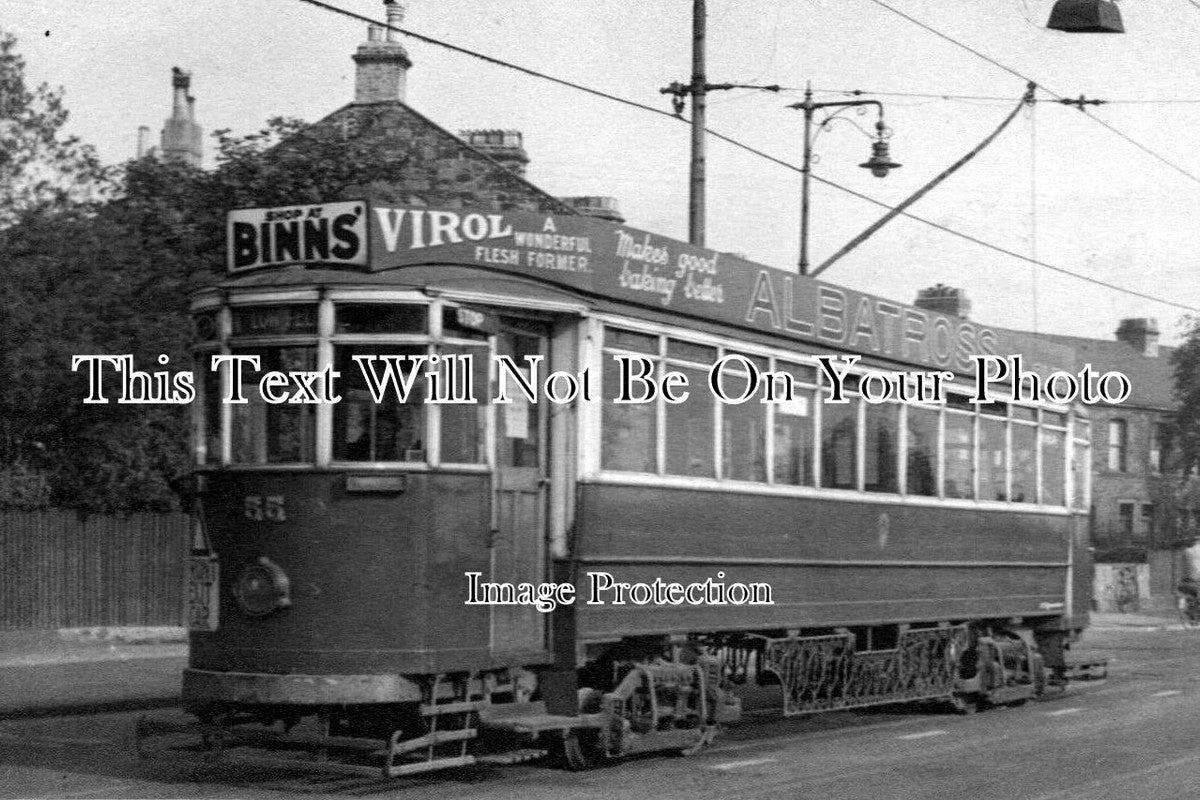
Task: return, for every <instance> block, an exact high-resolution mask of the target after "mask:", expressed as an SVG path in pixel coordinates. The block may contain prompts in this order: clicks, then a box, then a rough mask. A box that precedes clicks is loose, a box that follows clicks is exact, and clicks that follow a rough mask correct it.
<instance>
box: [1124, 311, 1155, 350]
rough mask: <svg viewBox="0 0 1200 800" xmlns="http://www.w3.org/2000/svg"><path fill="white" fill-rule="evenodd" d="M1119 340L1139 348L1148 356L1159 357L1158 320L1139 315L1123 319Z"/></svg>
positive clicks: (1136, 348) (1135, 348)
mask: <svg viewBox="0 0 1200 800" xmlns="http://www.w3.org/2000/svg"><path fill="white" fill-rule="evenodd" d="M1117 341H1118V342H1124V343H1125V344H1127V345H1129V346H1130V347H1132V348H1133V349H1134V350H1137V351H1138V352H1139V353H1141V354H1142V355H1144V356H1146V357H1147V358H1158V320H1157V319H1153V318H1149V317H1138V318H1129V319H1123V320H1121V324H1120V325H1119V326H1118V327H1117Z"/></svg>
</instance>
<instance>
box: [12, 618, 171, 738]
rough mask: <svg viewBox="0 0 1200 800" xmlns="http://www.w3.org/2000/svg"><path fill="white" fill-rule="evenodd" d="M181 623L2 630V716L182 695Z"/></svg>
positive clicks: (153, 702) (134, 704) (152, 702)
mask: <svg viewBox="0 0 1200 800" xmlns="http://www.w3.org/2000/svg"><path fill="white" fill-rule="evenodd" d="M186 665H187V644H186V641H185V637H184V636H183V632H182V631H181V630H179V629H177V628H93V629H84V630H63V631H52V630H51V631H3V632H0V717H5V716H24V715H37V714H53V713H67V712H88V711H98V710H114V709H121V708H138V707H155V706H167V705H172V704H176V703H178V702H179V686H180V675H181V673H182V672H183V668H184V667H185V666H186Z"/></svg>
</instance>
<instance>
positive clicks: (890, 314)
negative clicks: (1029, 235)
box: [229, 201, 1074, 373]
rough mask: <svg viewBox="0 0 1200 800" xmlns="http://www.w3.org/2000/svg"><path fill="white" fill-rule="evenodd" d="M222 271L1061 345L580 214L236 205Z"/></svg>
mask: <svg viewBox="0 0 1200 800" xmlns="http://www.w3.org/2000/svg"><path fill="white" fill-rule="evenodd" d="M229 237H230V238H229V256H230V262H229V269H230V271H231V272H241V271H244V270H249V269H254V268H262V267H273V266H282V265H284V264H295V263H307V264H320V265H323V266H331V265H332V266H353V267H358V268H365V269H366V271H368V272H380V271H383V270H389V269H395V268H399V267H405V266H415V265H438V264H448V265H460V266H473V267H478V268H481V269H485V270H490V271H495V272H501V273H505V274H513V275H521V276H525V277H528V278H532V279H535V280H539V281H542V282H545V283H550V284H553V285H557V286H561V287H564V288H567V289H572V290H575V291H579V292H583V293H587V294H590V295H594V296H599V297H604V298H610V299H613V300H619V301H624V302H629V303H633V304H636V305H641V306H644V307H648V308H654V309H657V310H660V311H665V312H672V313H678V314H682V315H688V316H693V317H700V318H703V319H709V320H712V321H715V322H721V323H725V324H730V325H735V326H738V327H742V328H749V329H753V330H760V331H765V332H773V333H779V334H783V335H786V336H789V337H792V338H796V339H799V340H805V341H810V342H814V343H818V344H824V345H826V346H829V347H831V348H838V349H845V350H849V351H852V352H857V353H861V354H863V355H868V356H869V355H874V356H878V357H882V358H888V359H895V360H900V361H907V362H915V363H918V364H922V365H924V366H927V367H935V368H942V369H951V370H954V371H956V372H962V373H969V372H971V371H972V370H973V369H974V364H973V362H972V361H971V356H973V355H998V356H1007V355H1009V354H1023V355H1024V357H1025V362H1026V365H1027V366H1028V367H1030V368H1033V369H1037V370H1038V371H1044V370H1048V369H1062V368H1070V367H1071V366H1073V361H1074V354H1073V351H1071V350H1070V348H1067V347H1063V346H1060V345H1056V344H1053V343H1050V342H1047V341H1045V340H1042V339H1038V338H1036V337H1034V336H1031V335H1028V334H1022V333H1018V332H1014V331H1009V330H1004V329H997V328H992V327H989V326H986V325H981V324H979V323H977V322H974V321H971V320H967V319H963V318H961V317H955V316H951V315H948V314H942V313H939V312H936V311H931V310H929V309H923V308H917V307H914V306H909V305H905V304H902V303H896V302H894V301H891V300H886V299H884V298H880V297H875V296H873V295H869V294H865V293H863V292H858V291H855V290H852V289H847V288H844V287H841V286H835V285H833V284H829V283H825V282H822V281H818V280H815V279H813V278H809V277H806V276H800V275H797V274H795V273H790V272H786V271H784V270H780V269H775V268H773V267H767V266H763V265H761V264H755V263H753V262H751V261H748V260H746V259H744V258H740V257H738V256H734V255H731V254H729V253H722V252H718V251H715V250H709V249H706V248H702V247H696V246H694V245H691V244H687V243H685V242H681V241H678V240H675V239H670V238H667V237H665V236H659V235H657V234H653V233H649V232H647V231H642V230H638V229H636V228H631V227H628V226H626V225H618V224H615V223H612V222H608V221H606V220H601V219H596V218H594V217H586V216H572V215H552V214H541V213H535V212H521V211H503V212H495V211H487V210H478V211H475V210H470V209H461V210H450V209H436V208H427V207H412V206H392V205H372V206H370V207H369V208H368V207H367V203H365V202H363V201H353V202H342V203H326V204H323V205H317V206H292V207H288V208H283V209H249V210H240V211H234V212H231V214H230V218H229Z"/></svg>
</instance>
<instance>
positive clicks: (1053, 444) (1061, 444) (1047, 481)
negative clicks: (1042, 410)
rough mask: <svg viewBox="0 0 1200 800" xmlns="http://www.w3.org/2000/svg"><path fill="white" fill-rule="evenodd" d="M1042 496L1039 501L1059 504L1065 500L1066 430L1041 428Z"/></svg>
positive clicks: (1054, 504) (1052, 504) (1047, 503)
mask: <svg viewBox="0 0 1200 800" xmlns="http://www.w3.org/2000/svg"><path fill="white" fill-rule="evenodd" d="M1040 436H1041V443H1042V496H1041V502H1042V503H1045V504H1046V505H1051V506H1061V505H1063V504H1064V503H1065V502H1066V492H1065V489H1066V486H1065V485H1064V481H1065V480H1066V455H1067V452H1066V449H1065V442H1066V436H1067V432H1066V431H1065V430H1059V429H1056V428H1042V430H1041V431H1040Z"/></svg>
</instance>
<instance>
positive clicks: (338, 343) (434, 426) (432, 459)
mask: <svg viewBox="0 0 1200 800" xmlns="http://www.w3.org/2000/svg"><path fill="white" fill-rule="evenodd" d="M332 303H333V314H332V318H333V322H334V324H333V330H332V331H331V333H330V336H329V347H330V353H331V355H332V356H333V358H334V363H335V364H336V363H338V353H339V350H340V349H342V348H349V349H350V350H351V351H353V350H354V348H359V350H360V352H356V353H355V352H352V354H353V355H370V354H369V353H366V352H361V350H362V349H363V348H402V347H408V348H414V349H418V350H423V351H424V354H425V355H428V356H436V357H439V363H438V365H437V366H436V367H435V369H437V370H438V372H439V375H440V376H443V377H442V378H441V379H442V380H443V381H444V380H445V378H444V374H445V373H444V370H445V363H446V362H443V361H441V358H440V357H441V356H445V355H462V354H465V353H467V352H470V353H471V354H472V355H473V356H475V358H474V359H473V363H472V367H473V369H474V376H473V383H474V387H473V388H474V396H475V402H474V403H461V404H460V403H431V402H426V401H425V400H422V401H421V402H420V403H419V410H418V411H417V419H418V420H419V429H420V434H421V436H420V440H419V444H420V447H409V448H403V449H402V451H400V456H401V457H399V458H389V459H357V458H355V459H351V458H346V457H339V456H338V455H337V454H336V452H335V451H336V444H337V436H338V432H339V425H338V418H339V417H341V416H342V414H344V413H345V411H344V410H343V409H342V406H343V405H344V404H345V402H346V400H345V398H343V401H342V403H338V404H336V405H335V406H334V409H333V414H332V420H331V424H330V436H331V437H332V439H331V441H330V452H331V456H332V458H331V462H330V463H331V466H334V467H338V468H343V467H356V468H362V467H365V466H370V467H384V468H387V467H398V468H405V469H413V468H421V467H447V468H464V467H468V468H469V467H475V468H479V467H486V466H487V465H488V463H489V462H490V450H491V434H490V429H491V427H492V425H493V423H492V421H491V415H492V414H493V413H495V412H494V410H493V409H492V404H491V403H490V402H489V396H490V391H491V387H490V386H489V375H490V369H491V366H490V365H491V362H492V356H493V354H494V353H495V345H494V341H493V339H494V337H493V334H492V333H491V332H490V331H484V330H482V329H481V330H478V331H476V330H471V329H467V328H459V327H457V326H454V325H449V326H448V325H446V319H447V317H448V315H449V314H450V312H453V311H454V310H455V309H457V308H459V307H461V306H462V304H460V303H454V302H447V301H441V300H438V299H435V298H429V299H402V300H397V299H392V298H374V297H368V298H364V297H360V296H355V297H353V298H344V299H343V298H334V299H333V301H332ZM365 306H380V307H386V306H394V307H416V308H420V309H422V313H421V314H420V316H422V317H423V319H424V328H423V330H420V331H417V330H414V329H409V330H396V331H393V332H376V331H339V330H338V327H339V325H338V318H339V311H340V310H341V309H342V308H344V307H349V308H360V309H361V308H362V307H365ZM406 310H407V308H406ZM414 354H416V353H414ZM351 363H352V362H351ZM352 365H353V368H354V370H353V372H352V374H353V375H355V376H358V375H360V374H361V371H360V369H359V367H358V365H357V364H353V363H352ZM429 367H430V365H429V364H428V363H427V364H426V365H425V366H424V367H423V368H422V373H424V372H425V371H427V370H428V369H429ZM342 380H343V381H346V380H347V376H346V375H345V374H343V377H342ZM418 388H420V390H421V391H422V392H424V390H425V381H424V380H423V379H418V381H417V383H416V384H415V385H414V387H413V389H414V391H416V390H417V389H418ZM468 408H473V409H475V418H474V425H473V426H472V429H473V431H474V441H473V444H472V443H471V442H470V441H467V442H466V443H465V444H462V446H461V447H459V452H464V453H465V452H468V451H469V450H471V449H473V450H474V455H475V459H474V460H472V461H459V460H454V461H451V460H448V459H446V458H445V457H444V456H445V455H446V451H447V448H446V447H445V446H443V442H444V441H448V440H449V437H448V436H445V431H446V429H447V423H448V422H449V421H450V420H452V419H453V418H454V417H455V416H459V415H462V416H464V417H465V416H467V412H465V411H464V410H465V409H468ZM464 421H465V420H464ZM435 431H436V432H435Z"/></svg>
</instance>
